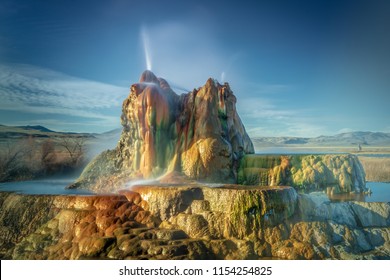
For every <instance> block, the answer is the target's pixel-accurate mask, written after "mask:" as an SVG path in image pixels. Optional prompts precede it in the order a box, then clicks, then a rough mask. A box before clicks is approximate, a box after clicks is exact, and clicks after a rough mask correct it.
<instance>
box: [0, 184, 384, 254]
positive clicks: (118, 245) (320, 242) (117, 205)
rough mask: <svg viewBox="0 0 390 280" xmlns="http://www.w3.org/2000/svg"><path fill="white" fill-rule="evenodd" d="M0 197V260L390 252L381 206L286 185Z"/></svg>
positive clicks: (177, 187)
mask: <svg viewBox="0 0 390 280" xmlns="http://www.w3.org/2000/svg"><path fill="white" fill-rule="evenodd" d="M0 202H1V209H2V211H1V214H0V223H1V227H0V234H1V235H0V237H1V238H0V241H1V251H0V253H1V258H2V259H261V258H281V259H389V258H390V219H389V215H390V205H389V204H388V203H358V202H342V203H331V202H330V201H329V200H328V199H327V197H326V195H325V194H323V193H322V194H318V193H317V194H310V195H309V194H308V195H298V194H297V193H296V191H295V190H294V189H293V188H290V187H274V188H262V187H250V188H243V187H242V186H237V185H224V186H213V187H210V186H202V185H200V186H199V185H198V186H194V185H192V186H169V187H168V186H136V187H134V188H133V189H132V190H131V191H130V190H123V191H121V192H120V193H119V194H115V195H95V196H47V195H42V196H40V195H19V194H9V193H0ZM16 203H17V204H16Z"/></svg>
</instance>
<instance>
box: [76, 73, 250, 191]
mask: <svg viewBox="0 0 390 280" xmlns="http://www.w3.org/2000/svg"><path fill="white" fill-rule="evenodd" d="M235 104H236V97H235V96H234V94H233V92H232V91H231V89H230V87H229V84H227V83H225V84H224V85H221V84H219V83H218V82H216V81H215V80H213V79H209V80H208V81H207V82H206V84H205V85H204V86H203V87H201V88H198V89H194V90H193V91H192V92H190V93H188V94H182V95H180V96H179V95H177V94H176V93H174V92H173V90H172V89H171V88H170V87H169V85H168V83H167V82H166V81H165V80H164V79H161V78H157V77H156V76H155V75H154V74H153V73H152V72H150V71H145V72H144V73H143V74H142V76H141V78H140V82H139V83H136V84H133V85H132V86H131V91H130V95H129V96H128V98H127V99H125V101H124V102H123V107H122V112H123V113H122V125H123V132H122V135H121V138H120V140H119V143H118V146H117V148H116V150H113V151H108V152H105V153H103V154H101V155H100V156H98V157H97V158H96V159H95V160H94V161H93V162H91V163H90V164H89V165H88V166H87V168H86V169H85V170H84V172H83V174H82V175H81V177H80V179H79V180H78V182H77V183H76V184H75V185H74V186H75V187H85V186H87V187H88V188H90V187H91V186H92V188H93V189H94V190H96V191H107V190H115V189H118V188H122V187H123V185H124V183H125V182H126V181H128V180H129V179H134V178H144V179H145V178H156V177H159V176H161V175H164V174H167V173H171V172H178V173H180V174H182V175H184V176H185V177H186V178H189V179H196V180H202V181H212V182H225V183H229V182H236V172H237V167H238V164H239V160H240V159H241V157H242V156H243V155H245V154H248V153H253V152H254V149H253V144H252V142H251V140H250V138H249V137H248V135H247V133H246V132H245V128H244V126H243V124H242V122H241V120H240V118H239V116H238V114H237V111H236V105H235Z"/></svg>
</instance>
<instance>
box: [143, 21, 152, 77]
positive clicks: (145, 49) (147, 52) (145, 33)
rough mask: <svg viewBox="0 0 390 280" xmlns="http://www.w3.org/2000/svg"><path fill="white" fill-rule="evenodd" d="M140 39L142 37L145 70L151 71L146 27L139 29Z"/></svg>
mask: <svg viewBox="0 0 390 280" xmlns="http://www.w3.org/2000/svg"><path fill="white" fill-rule="evenodd" d="M141 37H142V43H143V46H144V53H145V62H146V69H147V70H150V71H151V70H152V58H151V55H150V42H149V36H148V33H147V31H146V27H145V26H143V27H142V28H141Z"/></svg>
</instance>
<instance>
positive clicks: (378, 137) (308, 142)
mask: <svg viewBox="0 0 390 280" xmlns="http://www.w3.org/2000/svg"><path fill="white" fill-rule="evenodd" d="M252 141H253V144H254V145H255V146H265V147H284V146H289V145H296V146H298V145H302V146H308V147H309V146H313V147H321V146H330V147H334V146H340V147H341V146H357V145H361V146H390V133H385V132H369V131H367V132H365V131H355V132H346V133H340V134H336V135H333V136H324V135H321V136H318V137H314V138H304V137H254V138H252Z"/></svg>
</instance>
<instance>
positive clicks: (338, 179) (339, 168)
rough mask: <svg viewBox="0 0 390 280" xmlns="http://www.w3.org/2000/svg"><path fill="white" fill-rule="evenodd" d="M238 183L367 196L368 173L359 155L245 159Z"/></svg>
mask: <svg viewBox="0 0 390 280" xmlns="http://www.w3.org/2000/svg"><path fill="white" fill-rule="evenodd" d="M238 183H239V184H244V185H260V186H286V185H287V186H293V187H294V188H296V189H298V190H302V191H313V190H326V191H327V192H328V193H329V194H337V193H350V192H358V193H360V192H363V191H365V190H366V187H365V185H366V181H365V173H364V170H363V167H362V165H361V163H360V161H359V159H358V158H357V156H355V155H351V154H334V155H331V154H326V155H289V156H280V155H245V156H244V157H243V158H242V160H241V162H240V167H239V169H238Z"/></svg>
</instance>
